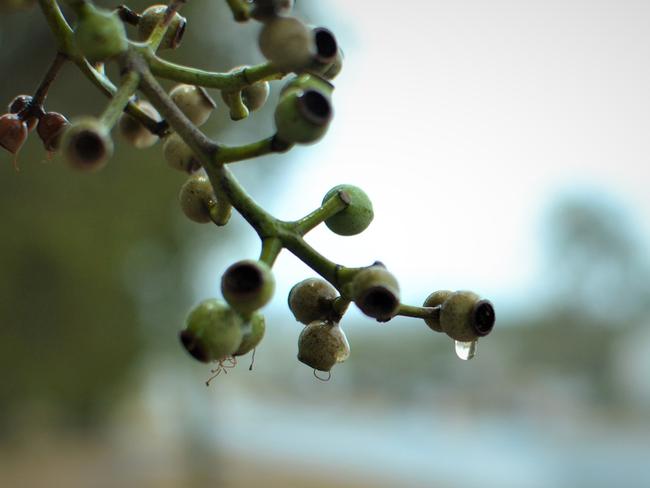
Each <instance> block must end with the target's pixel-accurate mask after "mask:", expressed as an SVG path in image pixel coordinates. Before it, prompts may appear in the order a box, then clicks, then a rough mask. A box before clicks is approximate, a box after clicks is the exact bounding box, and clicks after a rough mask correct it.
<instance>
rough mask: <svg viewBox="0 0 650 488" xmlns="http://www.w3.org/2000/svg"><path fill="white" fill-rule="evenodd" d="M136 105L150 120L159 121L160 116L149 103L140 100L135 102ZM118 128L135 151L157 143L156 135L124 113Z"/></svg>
mask: <svg viewBox="0 0 650 488" xmlns="http://www.w3.org/2000/svg"><path fill="white" fill-rule="evenodd" d="M136 105H137V106H138V107H139V108H140V110H142V111H143V112H144V113H145V114H147V115H148V116H149V117H151V118H152V119H154V120H156V121H158V122H159V121H160V120H161V117H160V114H159V113H158V111H157V110H156V109H155V108H154V107H153V105H151V104H150V103H149V102H147V101H145V100H142V101H139V102H137V103H136ZM118 127H119V130H120V134H122V137H124V139H126V141H127V142H128V143H129V144H131V145H132V146H133V147H135V148H137V149H145V148H147V147H151V146H153V145H154V144H155V143H156V142H158V136H157V135H156V134H154V133H152V132H151V131H150V130H149V129H147V128H146V127H145V126H144V125H142V124H141V123H140V121H138V120H137V119H134V118H133V117H131V116H130V115H129V114H128V113H126V112H124V113H123V114H122V115H121V116H120V121H119V123H118Z"/></svg>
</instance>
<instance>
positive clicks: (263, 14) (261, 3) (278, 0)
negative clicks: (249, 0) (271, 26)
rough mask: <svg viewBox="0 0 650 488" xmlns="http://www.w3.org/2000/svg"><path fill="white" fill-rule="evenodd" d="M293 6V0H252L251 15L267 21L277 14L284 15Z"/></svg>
mask: <svg viewBox="0 0 650 488" xmlns="http://www.w3.org/2000/svg"><path fill="white" fill-rule="evenodd" d="M292 8H293V0H253V4H252V6H251V17H252V18H253V19H255V20H259V21H260V22H268V21H269V20H273V19H274V18H275V17H278V16H279V15H286V14H287V13H288V12H289V11H290V10H291V9H292Z"/></svg>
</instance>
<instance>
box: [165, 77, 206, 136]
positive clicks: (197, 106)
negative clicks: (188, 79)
mask: <svg viewBox="0 0 650 488" xmlns="http://www.w3.org/2000/svg"><path fill="white" fill-rule="evenodd" d="M169 96H170V97H171V98H172V100H173V101H174V103H175V104H176V105H177V106H178V108H179V109H180V110H181V112H183V113H184V114H185V116H186V117H187V118H188V119H190V121H191V122H192V123H193V124H194V125H197V126H199V125H203V124H204V123H205V122H206V121H207V120H208V118H209V117H210V114H211V113H212V111H213V110H214V109H215V108H216V107H217V104H216V103H214V100H213V99H212V97H211V96H210V95H208V92H207V91H206V90H205V88H203V87H202V86H194V85H176V86H175V87H174V88H172V90H171V91H170V92H169Z"/></svg>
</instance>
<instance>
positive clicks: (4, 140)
mask: <svg viewBox="0 0 650 488" xmlns="http://www.w3.org/2000/svg"><path fill="white" fill-rule="evenodd" d="M28 134H29V129H28V128H27V124H26V123H25V122H24V121H23V120H22V119H21V118H20V117H18V115H16V114H4V115H3V116H2V117H0V146H2V147H4V148H5V149H6V150H7V151H9V152H10V153H11V154H16V153H17V152H18V151H19V150H20V148H21V147H22V146H23V144H24V143H25V141H26V140H27V136H28Z"/></svg>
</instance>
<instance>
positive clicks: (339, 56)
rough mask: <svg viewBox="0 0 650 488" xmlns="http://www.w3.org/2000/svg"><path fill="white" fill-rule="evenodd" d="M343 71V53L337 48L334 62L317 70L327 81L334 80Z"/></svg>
mask: <svg viewBox="0 0 650 488" xmlns="http://www.w3.org/2000/svg"><path fill="white" fill-rule="evenodd" d="M342 69H343V51H342V50H341V48H339V50H338V52H337V53H336V57H335V58H334V61H332V62H331V63H330V64H329V65H326V66H325V67H323V68H322V69H320V70H319V73H320V74H322V75H323V77H324V78H326V79H328V80H333V79H334V78H336V77H337V76H338V75H339V73H340V72H341V70H342Z"/></svg>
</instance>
